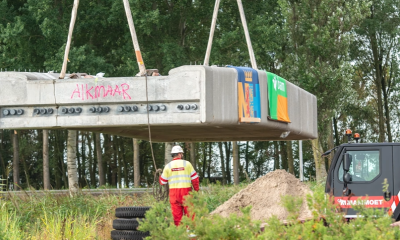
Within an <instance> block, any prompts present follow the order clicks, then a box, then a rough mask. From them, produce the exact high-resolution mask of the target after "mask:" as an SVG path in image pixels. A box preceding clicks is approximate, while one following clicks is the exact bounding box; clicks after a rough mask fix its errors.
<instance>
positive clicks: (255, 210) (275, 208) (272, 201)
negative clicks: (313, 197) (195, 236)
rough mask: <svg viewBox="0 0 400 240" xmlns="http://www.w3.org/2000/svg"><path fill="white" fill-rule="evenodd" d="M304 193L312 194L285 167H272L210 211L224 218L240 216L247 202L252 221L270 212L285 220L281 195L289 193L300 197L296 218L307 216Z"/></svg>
mask: <svg viewBox="0 0 400 240" xmlns="http://www.w3.org/2000/svg"><path fill="white" fill-rule="evenodd" d="M307 194H312V191H311V190H310V189H309V187H308V186H307V185H305V184H304V183H302V182H300V180H299V179H297V178H296V177H295V176H293V175H292V174H290V173H288V172H286V171H285V170H276V171H274V172H270V173H268V174H266V175H265V176H262V177H260V178H258V179H257V180H256V181H255V182H253V183H252V184H250V185H249V186H248V187H247V188H245V189H243V190H241V191H240V192H238V193H237V194H235V195H234V196H233V197H232V198H230V199H229V200H228V201H226V202H225V203H224V204H222V205H221V206H219V207H218V208H217V209H215V210H214V211H213V212H212V213H211V214H219V215H221V216H223V217H228V216H229V215H230V214H232V213H236V214H238V215H241V214H242V213H241V211H240V209H241V208H244V207H247V206H249V205H251V206H252V209H251V219H253V220H261V221H263V220H266V219H268V218H270V217H272V216H273V215H275V216H276V217H277V218H278V219H280V220H285V219H286V218H287V217H288V212H287V211H286V209H285V208H284V207H283V205H282V203H281V196H283V195H291V196H296V197H302V198H303V204H302V206H301V210H300V216H299V219H308V218H311V216H312V215H311V211H310V210H309V209H308V206H307V201H306V196H307Z"/></svg>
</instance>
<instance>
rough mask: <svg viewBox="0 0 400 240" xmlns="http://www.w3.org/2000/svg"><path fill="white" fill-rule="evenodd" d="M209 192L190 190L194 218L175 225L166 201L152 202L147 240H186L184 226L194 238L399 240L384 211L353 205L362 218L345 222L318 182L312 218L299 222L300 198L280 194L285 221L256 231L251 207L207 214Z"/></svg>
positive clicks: (310, 201) (271, 222) (272, 222)
mask: <svg viewBox="0 0 400 240" xmlns="http://www.w3.org/2000/svg"><path fill="white" fill-rule="evenodd" d="M209 198H210V195H205V194H202V193H201V192H200V193H198V194H197V193H194V194H193V196H192V197H190V198H189V199H188V205H189V206H195V207H194V208H192V209H191V211H192V212H193V213H195V221H192V220H191V219H190V218H188V217H186V216H184V218H183V220H182V224H181V225H180V226H179V227H175V225H173V220H172V215H171V213H170V211H168V210H167V211H166V210H165V209H167V208H168V204H166V203H156V204H155V205H154V207H153V208H152V209H151V210H150V211H149V212H148V214H147V215H146V220H145V222H144V224H142V225H141V229H142V230H146V231H151V232H152V233H153V234H152V236H151V237H149V239H188V232H187V231H186V230H187V228H186V226H188V227H189V229H190V232H193V233H195V234H196V235H197V239H388V240H389V239H399V237H400V230H399V228H398V227H391V226H390V224H391V223H392V219H391V218H390V217H389V216H388V214H387V212H386V211H383V210H371V209H365V208H362V207H357V209H358V211H359V212H360V214H361V215H362V216H363V217H360V218H356V219H353V220H351V221H350V222H347V221H346V220H345V219H344V218H343V215H342V214H341V213H337V208H336V206H335V205H332V202H331V200H330V199H329V198H328V197H326V196H325V193H324V191H323V186H322V185H317V186H315V190H314V194H313V196H308V199H307V201H308V205H309V207H310V208H311V209H312V212H313V218H312V219H310V220H307V221H304V222H299V221H298V220H296V219H297V216H298V214H299V206H301V203H302V200H301V199H295V198H292V197H288V196H286V197H284V198H283V201H282V204H283V206H284V207H286V209H287V210H288V211H289V213H290V214H289V217H288V223H287V224H282V222H281V221H279V220H278V219H277V218H271V219H269V220H267V221H266V223H267V224H266V225H265V226H264V230H263V231H260V224H261V222H259V221H251V220H250V210H251V207H250V206H249V207H246V208H244V209H242V213H243V215H242V216H237V215H231V216H230V217H229V218H222V217H220V216H218V215H210V214H209V213H210V210H209V208H208V206H207V202H208V201H209Z"/></svg>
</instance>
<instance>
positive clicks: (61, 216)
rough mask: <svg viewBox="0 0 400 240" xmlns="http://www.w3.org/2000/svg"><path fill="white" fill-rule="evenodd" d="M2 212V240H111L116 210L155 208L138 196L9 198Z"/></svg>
mask: <svg viewBox="0 0 400 240" xmlns="http://www.w3.org/2000/svg"><path fill="white" fill-rule="evenodd" d="M5 197H6V198H5V199H4V198H3V199H2V200H1V201H0V203H1V208H0V239H1V240H3V239H4V240H11V239H15V240H17V239H21V240H22V239H37V240H42V239H43V240H56V239H60V240H61V239H110V232H111V230H112V219H114V218H115V217H114V214H115V211H114V209H115V208H116V207H118V206H149V205H150V206H151V205H153V204H154V200H153V198H152V197H151V196H149V195H147V194H144V195H143V196H141V197H138V196H126V195H125V196H123V195H103V196H99V197H93V196H91V195H78V196H75V197H73V198H71V197H70V196H69V195H50V194H46V193H45V194H44V196H43V195H42V193H41V192H38V193H37V194H36V195H33V196H30V197H29V196H28V195H25V196H22V197H11V196H10V195H5Z"/></svg>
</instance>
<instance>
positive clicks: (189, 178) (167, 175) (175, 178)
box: [160, 146, 199, 226]
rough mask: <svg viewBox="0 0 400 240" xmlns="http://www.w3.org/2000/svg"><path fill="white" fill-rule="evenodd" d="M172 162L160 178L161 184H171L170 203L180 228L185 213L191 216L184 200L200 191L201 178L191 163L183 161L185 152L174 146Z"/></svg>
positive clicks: (175, 221) (176, 223)
mask: <svg viewBox="0 0 400 240" xmlns="http://www.w3.org/2000/svg"><path fill="white" fill-rule="evenodd" d="M171 155H172V158H173V159H172V161H171V162H170V163H168V164H167V165H166V166H165V167H164V170H163V172H162V175H161V176H160V184H162V185H165V184H167V183H168V184H169V202H170V203H171V209H172V216H173V217H174V223H175V225H176V226H179V224H180V222H181V220H182V216H183V213H185V215H186V216H188V217H190V216H189V213H188V209H187V206H184V198H185V196H187V195H189V193H190V192H191V191H192V186H193V188H194V190H195V191H199V176H198V175H197V173H196V171H195V170H194V168H193V166H192V164H191V163H190V162H189V161H186V160H183V159H182V158H183V150H182V148H181V147H180V146H174V147H173V148H172V150H171Z"/></svg>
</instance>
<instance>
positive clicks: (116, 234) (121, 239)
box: [111, 230, 150, 240]
mask: <svg viewBox="0 0 400 240" xmlns="http://www.w3.org/2000/svg"><path fill="white" fill-rule="evenodd" d="M148 236H150V233H149V232H140V231H126V230H125V231H124V230H113V231H111V239H113V240H131V239H133V240H142V239H144V238H145V237H148Z"/></svg>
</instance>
